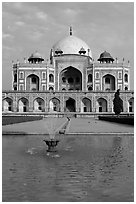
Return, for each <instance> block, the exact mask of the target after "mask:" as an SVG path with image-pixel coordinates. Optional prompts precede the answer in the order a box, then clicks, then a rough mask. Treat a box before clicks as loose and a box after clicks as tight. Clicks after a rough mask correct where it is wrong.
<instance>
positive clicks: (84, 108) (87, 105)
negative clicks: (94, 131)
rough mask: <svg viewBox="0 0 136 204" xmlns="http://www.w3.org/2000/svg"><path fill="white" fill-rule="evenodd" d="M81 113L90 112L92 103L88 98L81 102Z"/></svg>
mask: <svg viewBox="0 0 136 204" xmlns="http://www.w3.org/2000/svg"><path fill="white" fill-rule="evenodd" d="M81 112H92V102H91V100H90V99H88V98H86V97H85V98H83V99H82V100H81Z"/></svg>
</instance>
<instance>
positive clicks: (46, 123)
mask: <svg viewBox="0 0 136 204" xmlns="http://www.w3.org/2000/svg"><path fill="white" fill-rule="evenodd" d="M66 121H67V118H59V119H58V118H44V119H43V120H37V121H31V122H24V123H18V124H12V125H5V126H2V133H3V134H14V133H15V134H49V132H52V131H54V130H55V131H59V130H60V129H61V127H62V126H63V125H64V123H66Z"/></svg>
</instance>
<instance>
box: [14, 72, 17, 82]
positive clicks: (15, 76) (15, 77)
mask: <svg viewBox="0 0 136 204" xmlns="http://www.w3.org/2000/svg"><path fill="white" fill-rule="evenodd" d="M14 82H17V74H14Z"/></svg>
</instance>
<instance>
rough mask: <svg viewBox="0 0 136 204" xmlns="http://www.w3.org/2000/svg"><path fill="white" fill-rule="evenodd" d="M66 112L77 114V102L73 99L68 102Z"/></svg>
mask: <svg viewBox="0 0 136 204" xmlns="http://www.w3.org/2000/svg"><path fill="white" fill-rule="evenodd" d="M66 112H76V101H75V100H74V99H73V98H69V99H68V100H67V101H66Z"/></svg>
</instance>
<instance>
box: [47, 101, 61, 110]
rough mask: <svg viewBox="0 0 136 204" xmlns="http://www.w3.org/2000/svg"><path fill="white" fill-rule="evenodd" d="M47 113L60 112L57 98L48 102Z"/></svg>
mask: <svg viewBox="0 0 136 204" xmlns="http://www.w3.org/2000/svg"><path fill="white" fill-rule="evenodd" d="M49 111H50V112H53V111H57V112H60V100H59V99H57V98H52V99H51V100H50V101H49Z"/></svg>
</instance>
